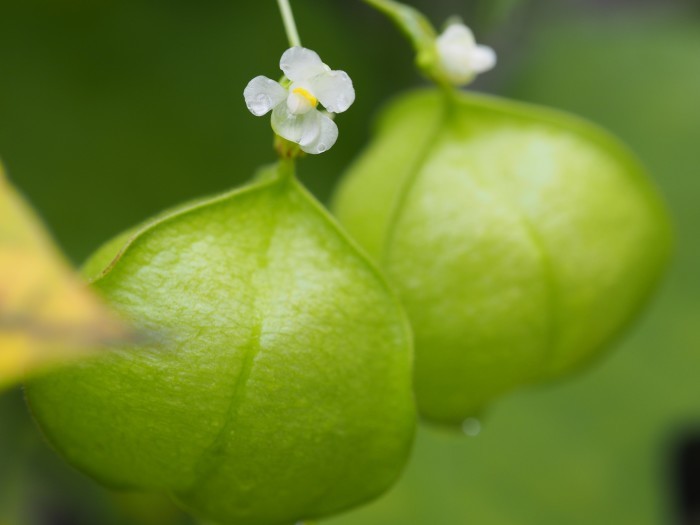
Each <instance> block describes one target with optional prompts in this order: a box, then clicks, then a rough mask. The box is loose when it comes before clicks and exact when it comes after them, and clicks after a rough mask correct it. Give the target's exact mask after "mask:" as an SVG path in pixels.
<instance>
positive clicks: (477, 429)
mask: <svg viewBox="0 0 700 525" xmlns="http://www.w3.org/2000/svg"><path fill="white" fill-rule="evenodd" d="M462 432H464V433H465V434H466V435H467V436H469V437H476V436H478V435H479V434H480V433H481V422H480V421H479V420H478V419H476V418H474V417H468V418H467V419H465V420H464V421H463V422H462Z"/></svg>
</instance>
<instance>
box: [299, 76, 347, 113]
mask: <svg viewBox="0 0 700 525" xmlns="http://www.w3.org/2000/svg"><path fill="white" fill-rule="evenodd" d="M309 85H310V87H311V91H312V92H313V94H314V96H315V97H316V98H317V99H318V100H319V101H320V102H321V104H323V107H325V108H326V109H327V110H328V111H330V112H331V113H342V112H343V111H346V110H347V109H348V108H349V107H350V106H351V105H352V103H353V102H355V88H354V87H353V85H352V80H351V79H350V77H349V76H348V74H347V73H346V72H345V71H324V72H323V73H321V74H320V75H317V76H315V77H314V78H312V79H310V80H309Z"/></svg>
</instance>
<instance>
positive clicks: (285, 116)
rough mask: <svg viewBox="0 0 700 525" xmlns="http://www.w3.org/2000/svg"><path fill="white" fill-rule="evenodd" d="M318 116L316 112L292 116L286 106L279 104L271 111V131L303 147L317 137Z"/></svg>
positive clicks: (319, 123) (319, 129) (318, 128)
mask: <svg viewBox="0 0 700 525" xmlns="http://www.w3.org/2000/svg"><path fill="white" fill-rule="evenodd" d="M320 116H321V114H320V113H319V112H318V111H317V110H313V111H309V112H308V113H303V114H301V115H294V114H292V113H291V112H290V111H289V108H288V107H287V104H280V105H278V106H276V107H275V109H274V110H273V111H272V129H273V130H274V131H275V133H277V134H278V135H279V136H280V137H282V138H285V139H287V140H289V141H291V142H296V143H297V144H299V145H300V146H304V145H305V144H310V143H311V142H313V141H314V140H316V138H317V137H318V136H319V133H320V132H321V121H320ZM302 149H303V148H302Z"/></svg>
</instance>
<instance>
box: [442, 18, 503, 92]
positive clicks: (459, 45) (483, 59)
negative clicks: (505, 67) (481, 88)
mask: <svg viewBox="0 0 700 525" xmlns="http://www.w3.org/2000/svg"><path fill="white" fill-rule="evenodd" d="M436 45H437V53H438V60H439V65H440V69H442V71H443V73H444V74H445V76H446V78H447V80H449V81H450V82H451V83H452V84H454V85H455V86H463V85H465V84H468V83H469V82H471V81H472V80H473V79H474V77H475V76H476V75H478V74H479V73H484V72H486V71H488V70H490V69H493V67H494V66H495V65H496V52H495V51H494V50H493V49H491V48H490V47H488V46H482V45H479V44H477V43H476V40H475V39H474V34H473V33H472V32H471V29H469V28H468V27H467V26H465V25H464V24H452V25H450V26H449V27H448V28H447V29H445V31H444V32H443V33H442V34H441V35H440V36H439V37H438V38H437V42H436Z"/></svg>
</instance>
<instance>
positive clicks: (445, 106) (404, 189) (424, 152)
mask: <svg viewBox="0 0 700 525" xmlns="http://www.w3.org/2000/svg"><path fill="white" fill-rule="evenodd" d="M450 103H451V102H450V101H444V100H443V101H442V103H441V106H440V107H441V109H440V115H439V116H438V118H437V119H436V121H435V123H434V125H433V126H432V129H431V130H430V134H429V135H431V136H429V137H428V139H427V141H426V142H425V144H424V145H423V147H422V149H421V152H420V154H419V155H418V157H417V162H416V166H415V168H413V169H412V170H410V171H409V173H408V175H407V176H406V178H405V179H404V180H403V184H402V186H401V188H400V189H399V194H398V197H397V198H396V200H395V202H394V205H393V210H391V214H390V216H389V221H388V222H387V225H386V229H385V233H384V235H385V237H384V239H383V240H382V246H381V252H380V253H379V254H378V256H379V260H380V261H382V262H386V258H387V252H388V251H389V246H390V245H391V241H392V240H393V237H394V231H395V230H396V224H397V223H398V220H399V217H400V216H401V208H403V205H404V203H405V202H406V199H407V198H408V194H409V193H410V192H411V188H412V187H413V185H414V183H415V182H416V179H417V178H418V175H419V174H420V172H421V171H422V169H423V167H424V166H425V163H426V162H427V160H428V155H429V154H430V152H431V151H432V150H433V148H434V146H435V144H437V141H438V138H439V137H440V136H441V135H442V134H443V132H442V131H441V130H440V128H441V126H442V125H443V124H445V123H446V122H447V117H448V111H449V105H450Z"/></svg>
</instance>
